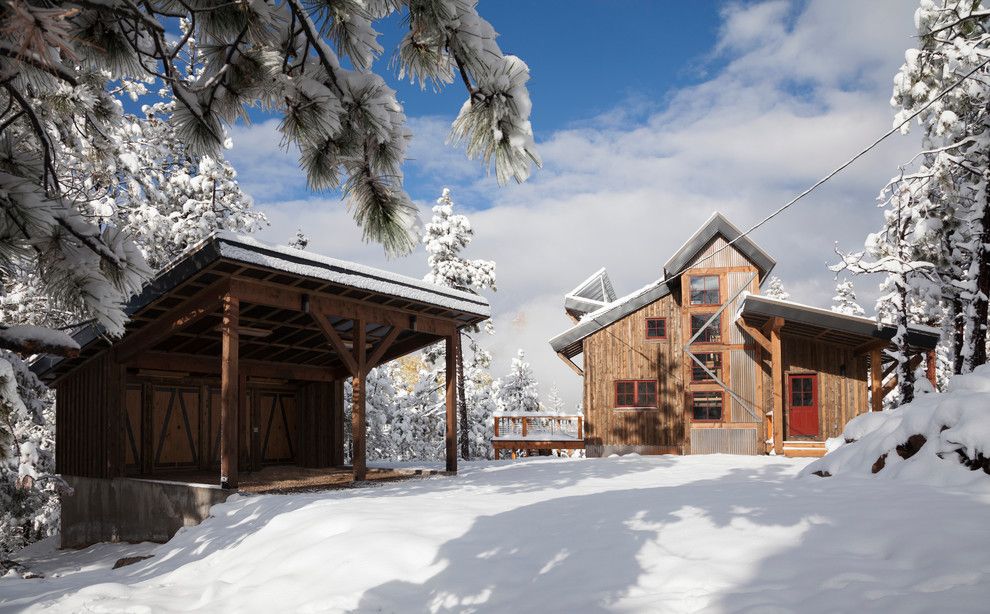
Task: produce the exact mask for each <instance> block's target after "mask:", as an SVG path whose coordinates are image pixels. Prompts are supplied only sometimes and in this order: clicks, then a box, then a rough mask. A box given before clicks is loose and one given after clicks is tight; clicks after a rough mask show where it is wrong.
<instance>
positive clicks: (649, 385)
mask: <svg viewBox="0 0 990 614" xmlns="http://www.w3.org/2000/svg"><path fill="white" fill-rule="evenodd" d="M615 406H616V407H656V406H657V382H656V381H655V380H634V379H630V380H618V381H616V382H615Z"/></svg>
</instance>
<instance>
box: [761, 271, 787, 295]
mask: <svg viewBox="0 0 990 614" xmlns="http://www.w3.org/2000/svg"><path fill="white" fill-rule="evenodd" d="M763 296H766V297H768V298H775V299H778V300H781V301H786V300H787V299H789V298H791V295H790V294H789V293H788V292H787V291H786V290H784V282H782V281H781V280H780V278H779V277H776V276H774V277H771V278H770V281H768V282H767V288H766V290H764V291H763Z"/></svg>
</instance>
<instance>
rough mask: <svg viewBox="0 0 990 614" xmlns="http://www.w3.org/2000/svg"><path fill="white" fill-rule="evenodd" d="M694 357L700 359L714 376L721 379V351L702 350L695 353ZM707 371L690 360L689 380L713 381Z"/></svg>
mask: <svg viewBox="0 0 990 614" xmlns="http://www.w3.org/2000/svg"><path fill="white" fill-rule="evenodd" d="M695 357H696V358H697V359H698V360H700V361H701V362H702V363H703V364H704V365H705V366H706V367H707V368H708V371H711V372H712V373H714V374H715V377H717V378H719V379H722V353H721V352H702V353H700V354H695ZM708 371H706V370H705V369H702V368H701V365H699V364H698V363H697V362H695V361H693V360H692V361H691V381H692V382H710V381H713V378H712V376H711V375H709V374H708Z"/></svg>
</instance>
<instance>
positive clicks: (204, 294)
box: [114, 277, 230, 363]
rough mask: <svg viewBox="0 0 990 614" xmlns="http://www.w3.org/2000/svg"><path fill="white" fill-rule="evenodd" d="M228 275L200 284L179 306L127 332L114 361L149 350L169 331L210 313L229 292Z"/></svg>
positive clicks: (169, 332)
mask: <svg viewBox="0 0 990 614" xmlns="http://www.w3.org/2000/svg"><path fill="white" fill-rule="evenodd" d="M229 286H230V279H228V278H226V277H224V278H221V279H218V280H217V281H215V282H213V283H212V284H210V285H209V286H207V287H205V288H203V289H202V290H200V291H199V292H197V293H196V294H194V295H192V296H191V297H189V298H188V299H186V300H185V301H183V302H182V303H180V304H179V305H178V306H176V307H173V308H172V309H170V310H169V311H168V312H167V313H165V314H163V315H161V316H160V317H158V318H156V319H155V320H154V321H153V322H151V323H150V324H147V325H145V327H144V328H141V329H139V330H137V331H134V333H132V334H130V335H126V336H125V337H124V338H123V339H122V340H121V341H120V343H117V344H116V345H115V347H114V351H115V352H116V354H117V356H116V359H117V362H120V363H126V362H127V361H128V360H129V359H130V358H132V357H133V356H134V355H135V354H137V353H138V352H141V351H145V350H150V349H151V348H153V347H154V346H155V345H156V344H158V343H159V342H161V341H162V340H164V339H167V338H168V336H169V335H171V334H173V333H176V332H178V331H180V330H182V329H184V328H186V327H187V326H189V325H190V324H192V323H194V322H196V321H198V320H200V319H201V318H203V317H204V316H206V315H208V314H210V313H212V312H213V311H214V310H215V309H216V308H217V307H218V306H219V305H220V301H221V300H222V299H223V297H224V296H225V295H227V294H228V288H229Z"/></svg>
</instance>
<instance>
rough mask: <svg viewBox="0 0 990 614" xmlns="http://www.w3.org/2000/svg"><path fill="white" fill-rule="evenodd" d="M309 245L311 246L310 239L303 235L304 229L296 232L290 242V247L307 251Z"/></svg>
mask: <svg viewBox="0 0 990 614" xmlns="http://www.w3.org/2000/svg"><path fill="white" fill-rule="evenodd" d="M307 245H309V237H307V236H306V235H305V234H304V233H303V231H302V228H300V229H298V230H296V234H295V235H294V236H293V237H292V239H291V240H290V241H289V247H294V248H296V249H306V246H307Z"/></svg>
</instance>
